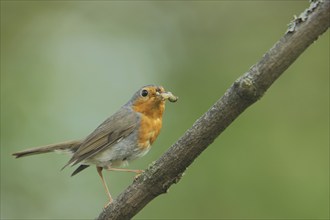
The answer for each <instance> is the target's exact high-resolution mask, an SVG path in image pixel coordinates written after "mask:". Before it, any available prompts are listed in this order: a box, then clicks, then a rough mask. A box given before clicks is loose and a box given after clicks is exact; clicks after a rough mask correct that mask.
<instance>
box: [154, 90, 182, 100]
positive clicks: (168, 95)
mask: <svg viewBox="0 0 330 220" xmlns="http://www.w3.org/2000/svg"><path fill="white" fill-rule="evenodd" d="M157 95H160V96H161V97H162V98H163V99H164V100H168V101H170V102H176V101H178V99H179V97H177V96H175V95H173V94H172V93H171V92H162V93H159V92H157Z"/></svg>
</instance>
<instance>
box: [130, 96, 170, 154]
mask: <svg viewBox="0 0 330 220" xmlns="http://www.w3.org/2000/svg"><path fill="white" fill-rule="evenodd" d="M133 109H134V110H135V111H136V112H140V113H141V124H140V128H139V140H138V145H139V147H140V148H142V149H145V148H148V147H149V146H150V145H151V144H152V143H153V142H154V141H155V140H156V138H157V136H158V134H159V132H160V129H161V128H162V117H163V112H164V110H165V102H164V101H155V100H152V99H151V100H148V101H143V102H142V101H141V102H140V101H137V102H136V103H135V104H134V105H133Z"/></svg>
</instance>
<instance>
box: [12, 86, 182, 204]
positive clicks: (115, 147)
mask: <svg viewBox="0 0 330 220" xmlns="http://www.w3.org/2000/svg"><path fill="white" fill-rule="evenodd" d="M166 100H168V101H170V102H176V101H177V100H178V97H176V96H175V95H173V94H172V93H171V92H169V91H167V92H166V91H165V89H164V87H162V86H157V85H146V86H143V87H142V88H140V89H139V90H138V91H137V92H135V93H134V94H133V96H132V98H131V99H130V100H129V101H128V102H127V103H126V104H124V105H123V106H122V107H121V108H119V110H118V111H117V112H115V113H114V114H113V115H112V116H110V117H109V118H107V119H106V120H105V121H104V122H103V123H101V124H100V125H99V126H98V127H97V128H96V129H95V130H94V131H93V132H92V133H90V134H89V135H88V136H87V137H86V138H84V139H81V140H72V141H65V142H62V143H57V144H50V145H45V146H41V147H35V148H30V149H27V150H23V151H20V152H16V153H13V156H15V157H16V158H20V157H24V156H29V155H35V154H42V153H48V152H66V153H69V154H71V155H72V156H71V159H70V160H69V161H68V162H67V163H66V164H65V165H64V166H63V168H62V170H63V169H64V168H65V167H67V166H75V165H79V166H78V168H76V169H75V170H74V172H73V173H72V174H71V176H74V175H76V174H78V173H80V172H81V171H83V170H85V169H86V168H87V167H89V166H91V165H95V166H96V170H97V173H98V175H99V176H100V178H101V181H102V185H103V187H104V189H105V192H106V194H107V196H108V199H109V202H108V203H107V204H106V205H105V207H106V206H108V205H109V204H111V203H112V202H113V199H112V196H111V194H110V191H109V188H108V186H107V184H106V182H105V180H104V177H103V174H102V170H103V169H105V170H108V171H124V172H133V173H136V174H137V175H140V174H141V173H142V172H143V170H133V169H126V168H123V167H124V166H126V165H127V164H128V162H130V161H132V160H135V159H137V158H140V157H142V156H144V155H145V154H147V153H148V151H149V150H150V148H151V145H152V144H153V143H154V141H155V140H156V138H157V136H158V135H159V133H160V130H161V127H162V116H163V113H164V110H165V102H166Z"/></svg>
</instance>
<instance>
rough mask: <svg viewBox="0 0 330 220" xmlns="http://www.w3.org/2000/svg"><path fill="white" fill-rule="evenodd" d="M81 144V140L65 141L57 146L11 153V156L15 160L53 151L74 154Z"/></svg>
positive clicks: (51, 145) (52, 145)
mask: <svg viewBox="0 0 330 220" xmlns="http://www.w3.org/2000/svg"><path fill="white" fill-rule="evenodd" d="M81 143H82V141H81V140H78V141H77V140H75V141H66V142H63V143H57V144H50V145H45V146H41V147H35V148H31V149H27V150H23V151H20V152H16V153H13V156H15V157H16V158H20V157H25V156H30V155H34V154H43V153H48V152H54V151H70V152H72V153H74V152H76V151H77V149H78V148H79V146H80V144H81Z"/></svg>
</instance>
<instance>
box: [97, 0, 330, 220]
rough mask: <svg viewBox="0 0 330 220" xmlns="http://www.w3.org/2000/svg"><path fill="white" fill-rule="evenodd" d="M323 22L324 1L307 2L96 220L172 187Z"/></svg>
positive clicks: (329, 6) (124, 214)
mask: <svg viewBox="0 0 330 220" xmlns="http://www.w3.org/2000/svg"><path fill="white" fill-rule="evenodd" d="M329 23H330V1H329V0H323V1H322V0H320V1H312V2H311V5H310V7H309V8H308V9H306V10H305V11H304V12H303V13H301V15H300V16H299V17H298V18H295V19H294V20H293V21H292V22H291V23H290V25H289V28H288V30H287V32H286V33H285V34H284V36H283V37H282V38H281V39H280V40H279V41H278V42H277V43H276V44H275V45H274V46H273V47H272V48H271V49H270V50H269V51H268V52H267V53H266V54H265V55H264V56H263V57H262V58H261V60H260V61H259V62H258V63H257V64H255V65H254V66H252V67H251V69H250V70H249V71H248V72H246V73H245V74H244V75H243V76H241V77H240V78H239V79H237V80H236V81H235V82H234V83H233V84H232V86H231V87H230V88H229V89H228V90H227V91H226V93H225V94H224V95H223V96H222V97H221V98H220V99H219V100H218V101H217V102H216V103H215V104H214V105H213V106H212V107H211V108H210V109H209V110H208V111H207V112H206V113H205V114H204V115H202V116H201V117H200V118H199V119H198V120H197V121H196V122H195V123H194V124H193V126H192V127H191V128H190V129H188V130H187V131H186V132H185V134H184V135H183V136H182V137H181V138H180V139H179V140H178V141H177V142H176V143H175V144H173V145H172V146H171V148H169V149H168V151H167V152H166V153H165V154H164V155H162V157H160V158H159V159H158V160H157V161H156V162H155V163H153V164H152V165H150V166H149V168H148V169H147V170H146V172H145V173H143V174H142V175H141V176H139V177H138V178H137V179H136V180H135V181H134V182H133V183H132V184H131V185H130V186H129V187H127V189H126V190H125V191H124V192H122V193H121V194H120V195H119V196H118V198H117V199H116V200H115V201H114V203H112V204H111V205H110V206H108V207H107V208H105V209H104V210H103V211H102V212H101V213H100V215H99V217H98V219H130V218H132V217H133V216H134V215H135V214H137V213H138V212H139V211H140V210H141V209H142V208H143V207H144V206H146V205H147V204H148V203H149V202H150V201H151V200H152V199H154V198H155V197H157V196H158V195H160V194H162V193H165V192H166V191H167V190H168V188H169V187H170V186H171V185H172V184H174V183H177V182H178V181H179V180H180V178H181V177H182V174H183V172H184V171H185V170H186V168H187V167H188V166H189V165H190V164H191V163H192V162H193V161H194V160H195V159H196V158H197V157H198V155H199V154H200V153H201V152H202V151H204V150H205V149H206V148H207V147H208V146H209V145H210V144H211V143H212V142H213V141H214V140H215V138H217V137H218V136H219V135H220V134H221V133H222V132H223V131H224V130H225V129H226V127H228V126H229V125H230V124H231V123H232V122H233V121H234V120H235V119H236V118H237V117H238V116H239V115H240V114H241V113H242V112H243V111H244V110H245V109H247V108H248V107H249V106H250V105H252V104H253V103H254V102H256V101H257V100H258V99H260V98H261V97H262V96H263V94H264V93H265V92H266V90H267V89H268V88H269V87H270V86H271V85H272V84H273V83H274V81H275V80H276V79H277V78H278V77H279V76H280V75H281V74H282V73H283V72H284V71H285V70H286V69H287V68H288V67H289V66H290V65H291V64H292V63H293V62H294V61H295V60H296V59H297V58H298V57H299V55H300V54H302V53H303V52H304V50H305V49H306V48H307V47H308V46H309V45H311V44H312V43H313V42H314V41H315V40H317V38H318V37H319V36H320V35H321V34H323V33H324V32H325V31H327V29H328V28H329Z"/></svg>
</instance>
